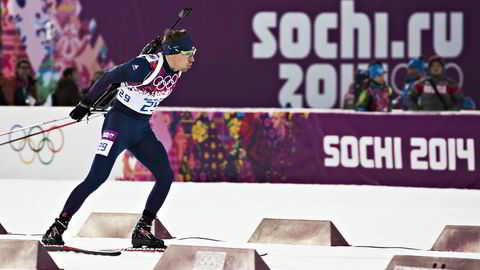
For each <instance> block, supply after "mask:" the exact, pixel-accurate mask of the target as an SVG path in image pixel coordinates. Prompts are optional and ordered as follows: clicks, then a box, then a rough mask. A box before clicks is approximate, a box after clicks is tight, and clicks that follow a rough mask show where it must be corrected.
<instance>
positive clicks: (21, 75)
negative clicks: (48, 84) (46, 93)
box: [13, 59, 37, 106]
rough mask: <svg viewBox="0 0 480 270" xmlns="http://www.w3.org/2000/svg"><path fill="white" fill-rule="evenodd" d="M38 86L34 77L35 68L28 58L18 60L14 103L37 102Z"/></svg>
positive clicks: (26, 103)
mask: <svg viewBox="0 0 480 270" xmlns="http://www.w3.org/2000/svg"><path fill="white" fill-rule="evenodd" d="M36 93H37V87H36V85H35V79H34V78H33V70H32V66H31V65H30V62H29V61H28V60H26V59H23V60H20V61H18V62H17V66H16V70H15V92H14V103H13V104H14V105H19V106H27V105H30V106H33V105H35V103H36Z"/></svg>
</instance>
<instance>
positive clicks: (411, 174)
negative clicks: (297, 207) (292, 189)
mask: <svg viewBox="0 0 480 270" xmlns="http://www.w3.org/2000/svg"><path fill="white" fill-rule="evenodd" d="M479 118H480V115H478V114H477V115H475V114H449V115H447V114H419V115H413V114H396V113H392V114H382V113H375V114H366V113H347V112H279V111H273V110H270V111H251V110H250V111H241V112H233V111H214V110H203V111H199V110H193V111H164V112H159V111H157V112H155V113H154V115H153V117H152V119H151V125H152V128H153V129H154V131H155V133H156V135H157V137H158V139H159V140H160V141H162V143H163V144H164V146H165V148H166V149H167V151H168V154H169V158H170V164H171V166H172V169H173V171H174V175H175V180H176V181H195V182H215V181H228V182H269V183H321V184H371V185H388V186H415V187H445V188H447V187H449V188H480V176H479V174H478V171H477V168H478V166H479V165H480V162H479V160H478V158H477V156H476V153H479V151H480V145H479V141H478V138H480V130H478V128H476V127H475V126H473V125H472V123H476V122H478V121H479V120H480V119H479ZM131 159H132V157H131V155H130V154H129V153H126V154H125V155H124V156H123V161H124V162H123V164H124V173H123V175H122V176H120V177H119V179H123V180H138V181H142V180H143V181H148V180H153V176H152V175H151V174H150V173H149V172H148V170H147V169H146V168H144V167H143V166H142V165H141V164H140V163H139V162H136V163H132V162H131V161H132V160H131ZM132 165H133V167H132Z"/></svg>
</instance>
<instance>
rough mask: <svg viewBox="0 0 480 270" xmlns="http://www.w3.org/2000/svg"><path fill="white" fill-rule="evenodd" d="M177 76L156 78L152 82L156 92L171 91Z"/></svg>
mask: <svg viewBox="0 0 480 270" xmlns="http://www.w3.org/2000/svg"><path fill="white" fill-rule="evenodd" d="M177 80H178V74H174V75H173V76H170V75H168V76H165V77H163V76H158V77H156V78H155V80H153V85H154V86H155V87H156V88H157V90H160V91H162V90H164V89H166V90H171V89H172V88H173V86H175V84H176V83H177Z"/></svg>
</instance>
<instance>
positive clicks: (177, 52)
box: [162, 29, 197, 72]
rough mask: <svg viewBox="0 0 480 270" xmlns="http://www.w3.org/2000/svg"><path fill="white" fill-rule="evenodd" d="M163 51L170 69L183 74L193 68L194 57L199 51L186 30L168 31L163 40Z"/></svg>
mask: <svg viewBox="0 0 480 270" xmlns="http://www.w3.org/2000/svg"><path fill="white" fill-rule="evenodd" d="M162 49H163V54H164V55H165V56H166V58H167V61H168V64H169V65H170V67H171V68H172V69H173V70H175V71H182V72H186V71H187V70H189V69H190V68H191V67H192V64H193V62H194V58H193V55H194V54H195V52H196V51H197V49H196V48H195V46H193V41H192V39H191V38H190V35H189V34H188V33H187V31H186V30H185V29H181V30H166V31H165V34H164V35H163V39H162Z"/></svg>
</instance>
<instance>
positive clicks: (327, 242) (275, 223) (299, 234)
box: [248, 218, 349, 246]
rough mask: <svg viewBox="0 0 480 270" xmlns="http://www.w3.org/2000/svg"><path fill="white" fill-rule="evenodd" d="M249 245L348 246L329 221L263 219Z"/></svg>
mask: <svg viewBox="0 0 480 270" xmlns="http://www.w3.org/2000/svg"><path fill="white" fill-rule="evenodd" d="M248 242H249V243H277V244H296V245H319V246H349V244H348V243H347V241H346V240H345V239H344V238H343V236H342V235H341V234H340V232H339V231H338V229H337V228H336V227H335V225H333V223H332V222H331V221H329V220H298V219H270V218H264V219H263V220H262V222H260V225H258V227H257V229H256V230H255V232H254V233H253V235H252V236H251V237H250V239H249V240H248Z"/></svg>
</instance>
